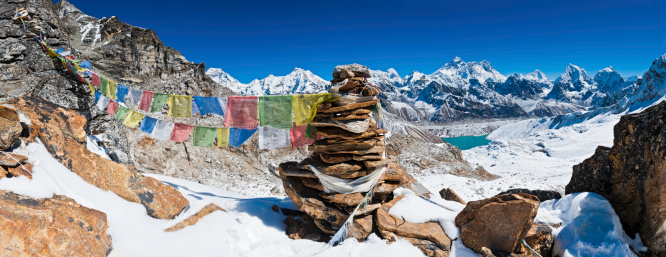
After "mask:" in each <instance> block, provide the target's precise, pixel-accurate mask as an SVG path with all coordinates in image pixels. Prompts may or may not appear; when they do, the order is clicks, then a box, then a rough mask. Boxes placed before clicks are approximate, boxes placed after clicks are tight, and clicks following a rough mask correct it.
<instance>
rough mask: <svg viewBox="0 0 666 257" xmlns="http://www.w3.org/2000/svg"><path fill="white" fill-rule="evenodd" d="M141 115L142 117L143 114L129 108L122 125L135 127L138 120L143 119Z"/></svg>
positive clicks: (137, 124)
mask: <svg viewBox="0 0 666 257" xmlns="http://www.w3.org/2000/svg"><path fill="white" fill-rule="evenodd" d="M143 117H144V115H143V114H141V113H138V112H135V111H133V110H130V112H129V114H128V115H127V118H125V121H123V125H125V126H128V127H130V128H136V127H138V126H139V122H141V120H143Z"/></svg>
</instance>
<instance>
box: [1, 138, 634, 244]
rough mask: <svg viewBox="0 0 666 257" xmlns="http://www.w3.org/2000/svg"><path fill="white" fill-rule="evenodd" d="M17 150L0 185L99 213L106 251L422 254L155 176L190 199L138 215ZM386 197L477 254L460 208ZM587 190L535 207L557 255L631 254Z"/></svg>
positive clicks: (134, 206) (404, 213)
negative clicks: (550, 227) (107, 238)
mask: <svg viewBox="0 0 666 257" xmlns="http://www.w3.org/2000/svg"><path fill="white" fill-rule="evenodd" d="M94 142H95V141H94V140H89V141H88V143H89V144H92V145H89V148H93V149H96V148H95V147H94ZM97 150H98V151H97V152H100V153H104V151H103V150H102V151H100V149H97ZM20 151H21V152H22V153H27V155H28V157H29V162H30V163H32V164H33V165H34V168H33V179H32V180H29V179H28V178H26V177H14V178H5V179H2V180H0V190H10V191H13V192H16V193H18V194H22V195H27V196H30V197H34V198H49V197H51V196H52V195H53V194H59V195H66V196H68V197H70V198H73V199H74V200H75V201H76V202H78V203H79V204H81V205H83V206H86V207H89V208H93V209H96V210H100V211H102V212H104V213H106V214H107V219H108V221H109V231H110V235H111V237H112V239H113V251H112V252H111V253H110V256H221V255H223V256H423V254H422V253H421V251H420V250H418V248H416V247H414V246H412V245H411V244H409V243H408V242H407V241H402V240H399V241H397V242H395V243H393V244H387V241H386V240H382V239H380V238H379V237H377V236H374V235H373V236H371V237H370V238H369V239H368V240H367V241H366V242H363V243H360V242H357V241H356V240H354V239H350V240H347V241H345V242H344V243H342V244H341V245H338V246H336V247H330V246H328V245H327V244H325V243H319V242H313V241H309V240H291V239H289V238H288V237H287V236H286V235H285V225H284V223H283V222H282V221H283V220H284V219H285V216H284V215H282V214H281V213H276V212H274V211H272V210H271V207H272V206H273V205H278V206H280V207H282V208H290V209H294V208H295V206H294V204H293V203H292V202H291V201H290V200H289V199H288V198H275V197H247V196H244V195H240V194H236V193H231V192H227V191H223V190H220V189H217V188H214V187H210V186H205V185H201V184H198V183H194V182H190V181H185V180H181V179H176V178H172V177H168V176H162V175H150V176H151V177H154V178H155V179H158V180H160V181H162V182H164V183H166V184H169V185H171V186H173V187H175V188H176V189H178V190H179V191H180V192H181V193H182V194H183V195H184V196H185V197H186V198H187V199H188V200H189V201H190V206H189V208H187V209H186V210H185V211H184V212H183V213H181V215H179V216H178V217H177V218H175V219H174V220H160V219H154V218H151V217H149V216H148V215H147V214H146V210H145V209H144V207H143V206H142V205H140V204H138V203H132V202H128V201H125V200H123V199H122V198H120V197H119V196H117V195H115V194H113V193H112V192H109V191H104V190H102V189H100V188H97V187H95V186H93V185H91V184H88V183H87V182H85V181H84V180H83V179H81V178H80V177H79V176H77V175H76V174H75V173H73V172H72V171H70V170H68V169H67V168H66V167H64V166H63V165H62V164H60V163H59V162H58V161H57V160H55V159H54V158H53V157H52V156H51V155H50V154H49V153H48V151H47V150H46V148H45V146H44V145H42V144H41V143H32V144H30V145H28V146H27V147H24V148H23V149H20ZM461 192H462V191H461ZM394 195H405V199H403V200H402V201H400V202H398V203H396V205H395V206H394V207H393V208H392V209H391V210H390V212H391V213H392V214H394V215H399V216H401V217H403V218H404V219H405V220H407V221H410V222H425V221H438V222H439V223H440V224H441V225H442V227H443V228H444V230H445V232H446V233H447V235H448V236H449V237H450V238H452V239H454V240H455V241H454V242H453V246H452V251H451V256H459V257H460V256H478V255H477V254H476V253H474V252H472V251H471V250H469V249H468V248H466V247H465V246H464V245H463V244H462V242H461V241H460V239H458V235H459V231H458V228H457V227H455V225H454V220H455V217H456V215H458V213H459V212H460V211H462V209H463V208H464V206H463V205H461V204H459V203H456V202H452V201H446V200H442V199H441V198H439V197H438V196H434V197H433V199H431V200H432V201H431V202H428V201H425V200H424V199H422V198H420V197H418V196H416V195H414V193H413V192H411V191H409V190H407V189H404V188H399V189H396V191H395V192H394ZM581 195H582V196H581ZM589 195H591V196H590V197H587V196H586V195H583V194H577V195H570V196H566V197H565V198H563V199H562V200H559V201H547V202H544V203H543V204H542V205H541V208H540V209H539V214H538V217H539V218H538V220H542V221H549V222H562V223H563V226H562V227H561V228H560V229H559V230H557V231H556V232H557V234H556V236H557V238H558V241H557V242H558V243H557V244H556V247H557V250H558V251H560V252H562V253H565V254H564V255H563V256H579V254H580V255H581V256H607V255H606V253H609V252H610V253H614V254H617V256H626V254H629V255H631V254H632V253H631V252H630V251H628V249H629V247H628V245H629V244H628V243H627V242H630V243H631V244H632V245H633V247H634V249H643V248H640V247H642V244H641V243H640V240H638V241H632V240H631V239H630V238H628V237H626V235H624V231H622V228H621V226H620V225H618V224H619V219H618V217H617V215H615V212H614V211H613V209H612V208H611V207H610V204H609V203H608V202H607V201H606V200H605V199H603V198H602V197H600V196H595V195H593V194H589ZM467 198H468V200H469V198H470V197H469V196H468V197H467ZM209 203H215V204H217V205H218V206H220V207H222V208H224V209H225V210H226V212H223V211H216V212H213V213H211V214H209V215H207V216H205V217H203V218H202V219H200V220H199V222H198V223H196V224H195V225H193V226H189V227H186V228H184V229H182V230H180V231H175V232H165V229H166V228H169V227H171V226H173V225H175V224H177V223H178V222H180V221H182V220H184V219H186V218H187V217H189V216H191V215H193V214H195V213H196V212H197V211H199V210H200V209H201V208H203V207H204V206H205V205H207V204H209ZM609 226H610V227H609ZM599 232H608V233H609V234H608V235H609V236H607V237H604V238H601V237H594V236H593V235H596V234H597V233H599ZM625 240H626V241H625ZM572 254H573V255H572Z"/></svg>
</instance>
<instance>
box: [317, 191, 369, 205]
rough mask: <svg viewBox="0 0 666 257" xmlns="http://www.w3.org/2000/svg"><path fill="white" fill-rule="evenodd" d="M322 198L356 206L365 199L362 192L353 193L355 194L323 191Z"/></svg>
mask: <svg viewBox="0 0 666 257" xmlns="http://www.w3.org/2000/svg"><path fill="white" fill-rule="evenodd" d="M319 196H321V198H324V199H326V201H329V202H331V203H337V204H341V205H344V206H353V207H356V206H357V205H359V204H360V203H361V202H362V201H363V197H364V196H363V195H362V194H361V193H353V194H325V193H321V194H319Z"/></svg>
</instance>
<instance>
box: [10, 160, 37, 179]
mask: <svg viewBox="0 0 666 257" xmlns="http://www.w3.org/2000/svg"><path fill="white" fill-rule="evenodd" d="M7 172H8V173H9V174H10V175H11V176H12V177H18V176H26V177H28V178H29V179H32V164H30V163H26V164H22V165H19V166H16V167H7Z"/></svg>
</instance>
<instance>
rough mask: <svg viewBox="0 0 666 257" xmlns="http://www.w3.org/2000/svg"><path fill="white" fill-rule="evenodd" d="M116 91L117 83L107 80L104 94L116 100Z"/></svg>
mask: <svg viewBox="0 0 666 257" xmlns="http://www.w3.org/2000/svg"><path fill="white" fill-rule="evenodd" d="M116 91H118V84H116V82H113V81H111V80H109V83H108V84H106V96H107V97H108V98H111V99H113V100H116Z"/></svg>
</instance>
